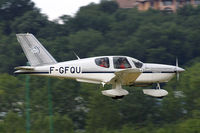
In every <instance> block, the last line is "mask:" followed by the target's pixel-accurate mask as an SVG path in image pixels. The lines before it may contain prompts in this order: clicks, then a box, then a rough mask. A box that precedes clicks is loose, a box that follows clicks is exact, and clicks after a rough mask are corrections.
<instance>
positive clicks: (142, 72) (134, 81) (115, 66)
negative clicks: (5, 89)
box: [15, 33, 184, 99]
mask: <svg viewBox="0 0 200 133" xmlns="http://www.w3.org/2000/svg"><path fill="white" fill-rule="evenodd" d="M16 36H17V40H18V41H19V43H20V45H21V47H22V49H23V51H24V53H25V55H26V57H27V59H28V62H29V63H30V66H19V67H15V69H16V71H15V74H29V75H37V76H49V77H58V78H70V79H75V80H76V81H79V82H86V83H94V84H102V85H103V86H104V85H105V84H111V85H112V89H110V90H103V91H102V94H103V95H105V96H109V97H112V98H113V99H120V98H123V97H124V96H125V95H128V94H129V92H128V91H127V90H125V89H123V88H122V86H123V85H129V86H132V85H133V86H147V85H152V84H154V83H155V84H157V87H156V88H154V89H143V93H144V94H146V95H150V96H153V97H158V98H160V97H164V96H166V95H167V94H168V92H167V91H166V90H163V89H161V88H160V83H163V82H168V81H169V80H170V79H172V78H173V77H174V76H175V75H176V74H177V78H179V73H180V72H183V71H184V69H183V68H180V67H178V61H177V63H176V66H172V65H163V64H152V63H142V62H141V61H139V60H137V59H134V58H131V57H127V56H98V57H91V58H84V59H80V58H79V57H78V56H77V58H78V59H77V60H72V61H65V62H57V61H56V60H55V59H54V58H53V57H52V56H51V54H50V53H49V52H48V51H47V50H46V49H45V48H44V47H43V46H42V44H41V43H40V42H39V41H38V40H37V39H36V38H35V37H34V35H32V34H30V33H27V34H17V35H16Z"/></svg>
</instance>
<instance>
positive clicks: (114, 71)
mask: <svg viewBox="0 0 200 133" xmlns="http://www.w3.org/2000/svg"><path fill="white" fill-rule="evenodd" d="M82 73H115V71H83V72H82Z"/></svg>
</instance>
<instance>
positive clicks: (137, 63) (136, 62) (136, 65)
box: [133, 60, 143, 68]
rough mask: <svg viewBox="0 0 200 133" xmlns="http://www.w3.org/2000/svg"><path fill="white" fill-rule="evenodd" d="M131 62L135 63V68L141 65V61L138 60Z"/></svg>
mask: <svg viewBox="0 0 200 133" xmlns="http://www.w3.org/2000/svg"><path fill="white" fill-rule="evenodd" d="M133 63H134V65H135V67H137V68H141V67H142V66H143V63H142V62H140V61H134V60H133Z"/></svg>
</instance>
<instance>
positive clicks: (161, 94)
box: [143, 89, 168, 98]
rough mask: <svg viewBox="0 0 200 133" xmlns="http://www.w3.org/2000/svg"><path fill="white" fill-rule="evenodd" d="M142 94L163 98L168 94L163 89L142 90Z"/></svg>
mask: <svg viewBox="0 0 200 133" xmlns="http://www.w3.org/2000/svg"><path fill="white" fill-rule="evenodd" d="M143 93H144V94H146V95H149V96H152V97H158V98H159V97H164V96H166V95H167V94H168V92H167V91H166V90H163V89H143Z"/></svg>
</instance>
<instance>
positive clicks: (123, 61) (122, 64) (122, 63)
mask: <svg viewBox="0 0 200 133" xmlns="http://www.w3.org/2000/svg"><path fill="white" fill-rule="evenodd" d="M125 64H126V61H125V60H124V59H123V60H122V61H121V64H120V66H119V67H120V68H121V69H125V68H126V66H125Z"/></svg>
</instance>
